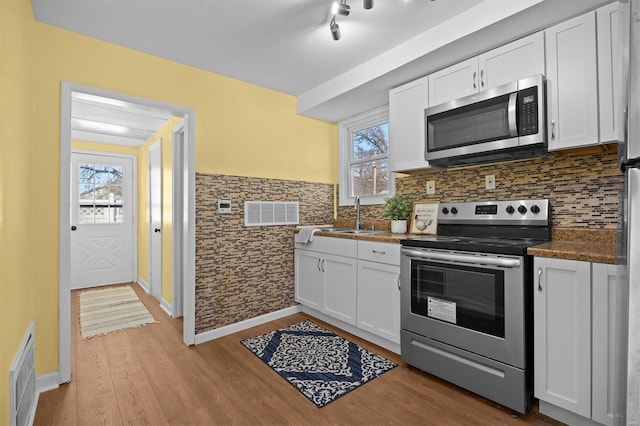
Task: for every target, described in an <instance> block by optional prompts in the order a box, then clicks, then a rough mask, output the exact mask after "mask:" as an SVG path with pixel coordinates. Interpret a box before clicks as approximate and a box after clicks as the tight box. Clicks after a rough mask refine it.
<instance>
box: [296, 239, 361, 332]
mask: <svg viewBox="0 0 640 426" xmlns="http://www.w3.org/2000/svg"><path fill="white" fill-rule="evenodd" d="M357 250H358V246H357V242H356V241H354V240H346V239H339V238H331V237H315V238H314V239H313V241H312V242H311V243H308V244H300V243H296V244H295V299H296V302H298V303H300V304H302V305H305V306H308V307H310V308H313V309H315V310H318V311H320V312H322V313H324V314H326V315H329V316H331V317H333V318H336V319H339V320H341V321H344V322H346V323H348V324H351V325H355V324H356V263H357V260H356V255H357Z"/></svg>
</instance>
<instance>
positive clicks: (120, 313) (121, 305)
mask: <svg viewBox="0 0 640 426" xmlns="http://www.w3.org/2000/svg"><path fill="white" fill-rule="evenodd" d="M153 322H155V320H154V318H153V316H152V315H151V314H150V313H149V311H148V310H147V308H146V307H145V306H144V305H143V304H142V302H141V301H140V299H138V296H137V295H136V292H135V291H134V290H133V289H132V288H131V287H129V286H123V287H111V288H106V289H101V290H89V291H83V292H82V293H80V332H81V333H82V337H84V338H87V337H92V336H97V335H99V334H106V333H111V332H112V331H116V330H121V329H123V328H130V327H138V326H140V325H144V324H149V323H153Z"/></svg>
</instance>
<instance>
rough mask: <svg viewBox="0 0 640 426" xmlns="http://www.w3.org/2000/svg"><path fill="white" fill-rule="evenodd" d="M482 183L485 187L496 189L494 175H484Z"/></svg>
mask: <svg viewBox="0 0 640 426" xmlns="http://www.w3.org/2000/svg"><path fill="white" fill-rule="evenodd" d="M484 183H485V188H486V189H496V175H486V176H485V177H484Z"/></svg>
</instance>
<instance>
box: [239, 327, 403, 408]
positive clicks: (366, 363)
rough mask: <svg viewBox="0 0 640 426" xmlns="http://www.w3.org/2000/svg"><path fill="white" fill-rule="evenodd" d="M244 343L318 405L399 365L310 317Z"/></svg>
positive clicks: (243, 342)
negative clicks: (319, 324) (338, 334)
mask: <svg viewBox="0 0 640 426" xmlns="http://www.w3.org/2000/svg"><path fill="white" fill-rule="evenodd" d="M241 343H242V344H243V345H244V346H246V347H247V349H249V350H250V351H251V352H253V353H254V354H256V355H257V356H258V357H259V358H260V359H261V360H263V361H264V362H265V363H267V365H269V366H270V367H271V368H273V369H274V370H275V371H276V372H277V373H278V374H280V375H281V376H282V377H284V378H285V379H286V380H287V381H289V383H291V384H292V385H293V386H295V387H296V388H297V389H298V390H299V391H300V392H302V394H303V395H304V396H306V397H307V398H309V399H310V400H311V401H312V402H313V403H314V404H316V406H317V407H318V408H320V407H324V406H325V405H327V404H328V403H330V402H331V401H334V400H335V399H336V398H338V397H341V396H343V395H345V394H346V393H348V392H350V391H352V390H354V389H356V388H357V387H358V386H360V385H362V384H364V383H366V382H368V381H369V380H372V379H375V378H376V377H378V376H380V375H381V374H382V373H384V372H386V371H389V370H391V369H392V368H394V367H395V366H396V365H397V364H395V363H393V362H391V361H389V360H388V359H386V358H383V357H381V356H380V355H377V354H374V353H372V352H369V351H368V350H366V349H365V348H362V347H360V346H358V345H356V344H355V343H352V342H350V341H348V340H346V339H343V338H342V337H340V336H336V335H335V334H333V333H332V332H330V331H328V330H325V329H324V328H322V327H320V326H318V325H317V324H314V323H313V322H311V321H308V320H307V321H304V322H301V323H299V324H294V325H292V326H290V327H287V328H283V329H280V330H276V331H272V332H270V333H267V334H263V335H262V336H257V337H253V338H250V339H246V340H243V341H242V342H241Z"/></svg>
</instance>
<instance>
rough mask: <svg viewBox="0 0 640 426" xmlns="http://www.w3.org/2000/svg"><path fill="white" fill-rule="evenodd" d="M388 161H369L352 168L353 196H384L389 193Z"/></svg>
mask: <svg viewBox="0 0 640 426" xmlns="http://www.w3.org/2000/svg"><path fill="white" fill-rule="evenodd" d="M388 176H389V167H388V161H387V159H386V158H385V159H383V160H376V161H367V162H365V163H359V164H353V165H352V166H351V183H352V184H351V188H352V194H351V196H353V197H356V196H360V197H362V196H367V195H384V194H388V193H389V182H388Z"/></svg>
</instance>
